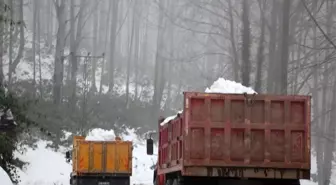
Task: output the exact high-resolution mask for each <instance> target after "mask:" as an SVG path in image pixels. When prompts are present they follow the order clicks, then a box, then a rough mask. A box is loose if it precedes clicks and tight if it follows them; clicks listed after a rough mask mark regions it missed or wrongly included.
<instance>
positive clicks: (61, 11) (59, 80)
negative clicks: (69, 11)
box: [53, 0, 66, 105]
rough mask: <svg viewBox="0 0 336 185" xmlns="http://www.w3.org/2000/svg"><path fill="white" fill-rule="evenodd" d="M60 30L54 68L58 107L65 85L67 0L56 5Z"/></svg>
mask: <svg viewBox="0 0 336 185" xmlns="http://www.w3.org/2000/svg"><path fill="white" fill-rule="evenodd" d="M55 9H56V14H57V20H58V29H57V40H56V52H55V67H54V77H53V80H54V87H53V98H54V103H55V104H56V105H58V104H60V103H61V95H62V85H63V67H64V46H65V23H66V22H65V21H66V20H65V18H66V15H65V13H66V12H65V0H58V1H57V4H55Z"/></svg>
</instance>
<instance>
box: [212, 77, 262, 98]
mask: <svg viewBox="0 0 336 185" xmlns="http://www.w3.org/2000/svg"><path fill="white" fill-rule="evenodd" d="M205 92H206V93H230V94H243V93H248V94H253V93H257V92H255V91H254V90H253V89H252V88H251V87H245V86H243V85H242V84H240V83H237V82H234V81H231V80H225V79H224V78H218V80H216V81H215V82H214V83H213V84H212V85H211V86H210V88H206V89H205Z"/></svg>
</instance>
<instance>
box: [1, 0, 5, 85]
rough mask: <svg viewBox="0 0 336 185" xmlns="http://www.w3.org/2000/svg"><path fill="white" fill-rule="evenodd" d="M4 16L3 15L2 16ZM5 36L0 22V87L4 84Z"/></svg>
mask: <svg viewBox="0 0 336 185" xmlns="http://www.w3.org/2000/svg"><path fill="white" fill-rule="evenodd" d="M3 3H4V0H0V4H3ZM0 15H1V14H0ZM2 15H3V14H2ZM4 34H5V27H4V24H3V22H0V87H2V86H3V85H4V84H3V83H4V78H5V76H4V72H3V59H2V57H3V55H4V40H5V39H4V38H5V36H4Z"/></svg>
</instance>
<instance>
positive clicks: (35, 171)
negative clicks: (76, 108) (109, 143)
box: [0, 129, 156, 185]
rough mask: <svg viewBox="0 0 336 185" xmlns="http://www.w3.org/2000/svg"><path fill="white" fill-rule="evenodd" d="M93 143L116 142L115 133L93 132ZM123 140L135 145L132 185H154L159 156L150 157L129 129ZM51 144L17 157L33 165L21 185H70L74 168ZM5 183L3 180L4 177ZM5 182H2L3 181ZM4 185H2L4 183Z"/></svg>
mask: <svg viewBox="0 0 336 185" xmlns="http://www.w3.org/2000/svg"><path fill="white" fill-rule="evenodd" d="M89 135H90V138H87V139H89V140H109V139H110V138H113V139H114V131H113V130H108V131H106V130H102V129H93V130H92V131H91V133H89ZM121 138H122V139H123V140H129V141H133V147H134V149H133V161H132V163H133V175H132V177H131V184H151V182H152V178H153V171H152V170H151V169H150V167H151V166H152V165H153V164H155V162H156V156H148V155H147V154H146V145H145V143H146V142H145V140H144V139H143V138H140V137H139V136H138V135H136V134H135V130H134V129H127V130H126V132H125V133H124V134H121ZM47 144H48V142H46V141H39V142H38V143H37V145H38V147H37V149H35V150H33V149H30V148H29V149H28V150H27V151H26V152H25V153H24V154H19V153H16V156H17V157H19V158H20V159H22V160H24V161H26V162H29V163H30V164H29V165H27V166H26V168H25V169H24V170H23V171H21V170H19V175H20V176H21V178H20V179H21V182H20V183H19V185H69V177H70V172H71V170H72V168H71V164H69V163H66V160H65V151H66V150H67V149H66V148H64V147H61V148H60V151H58V152H55V151H52V150H51V149H47V148H46V145H47ZM0 179H1V180H2V177H1V176H0ZM1 182H2V181H1ZM0 184H1V185H3V184H2V183H0Z"/></svg>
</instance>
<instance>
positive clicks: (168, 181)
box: [165, 179, 174, 185]
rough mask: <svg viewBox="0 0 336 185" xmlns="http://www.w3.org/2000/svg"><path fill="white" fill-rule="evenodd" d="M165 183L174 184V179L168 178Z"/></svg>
mask: <svg viewBox="0 0 336 185" xmlns="http://www.w3.org/2000/svg"><path fill="white" fill-rule="evenodd" d="M165 185H174V181H173V180H172V179H167V180H166V183H165Z"/></svg>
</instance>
